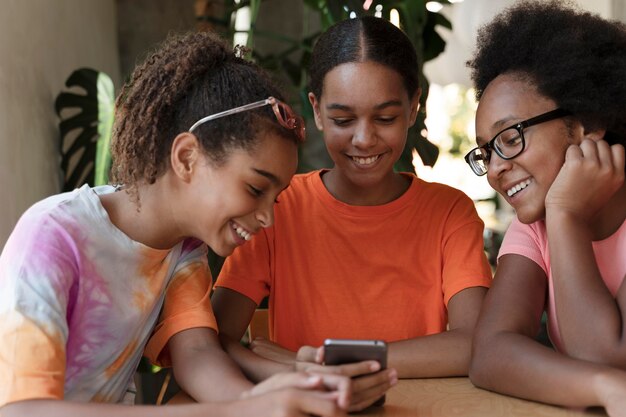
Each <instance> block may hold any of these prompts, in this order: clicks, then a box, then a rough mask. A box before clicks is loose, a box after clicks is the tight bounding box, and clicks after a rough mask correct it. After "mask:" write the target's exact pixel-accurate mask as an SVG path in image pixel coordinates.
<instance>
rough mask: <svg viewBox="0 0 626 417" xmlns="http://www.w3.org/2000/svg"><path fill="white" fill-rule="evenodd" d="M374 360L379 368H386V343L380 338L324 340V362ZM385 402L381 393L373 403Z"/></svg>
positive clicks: (330, 363)
mask: <svg viewBox="0 0 626 417" xmlns="http://www.w3.org/2000/svg"><path fill="white" fill-rule="evenodd" d="M367 360H374V361H377V362H378V363H379V364H380V370H383V369H386V368H387V344H386V343H385V342H384V341H382V340H353V339H326V340H325V341H324V364H325V365H342V364H346V363H354V362H362V361H367ZM384 403H385V396H384V395H383V396H382V397H381V398H380V399H378V400H377V401H376V402H375V403H374V404H373V405H376V406H381V405H383V404H384Z"/></svg>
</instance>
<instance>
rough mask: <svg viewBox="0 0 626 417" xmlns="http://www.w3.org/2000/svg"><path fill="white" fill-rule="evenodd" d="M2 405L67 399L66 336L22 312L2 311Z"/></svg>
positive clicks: (0, 387)
mask: <svg viewBox="0 0 626 417" xmlns="http://www.w3.org/2000/svg"><path fill="white" fill-rule="evenodd" d="M0 321H1V322H2V327H0V340H1V342H0V343H3V344H4V345H5V346H11V347H12V348H13V349H11V351H6V350H4V349H0V407H2V406H3V405H5V404H7V403H10V402H14V401H22V400H29V399H33V398H37V399H44V398H46V399H63V383H64V379H65V338H64V336H63V335H62V334H61V333H59V332H57V331H56V329H50V331H51V333H47V332H46V329H44V328H42V327H41V326H39V325H38V324H37V323H35V322H33V321H32V320H30V319H29V318H28V317H25V316H23V315H21V314H19V313H18V312H15V311H12V312H9V313H7V314H2V315H0Z"/></svg>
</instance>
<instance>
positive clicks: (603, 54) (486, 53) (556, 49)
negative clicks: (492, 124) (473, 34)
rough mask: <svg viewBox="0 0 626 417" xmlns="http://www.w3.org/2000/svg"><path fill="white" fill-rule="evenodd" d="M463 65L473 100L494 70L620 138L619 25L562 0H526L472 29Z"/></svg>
mask: <svg viewBox="0 0 626 417" xmlns="http://www.w3.org/2000/svg"><path fill="white" fill-rule="evenodd" d="M467 65H468V66H469V67H470V68H471V70H472V80H473V82H474V87H475V88H476V98H477V99H478V100H480V98H481V96H482V94H483V92H484V91H485V88H487V85H488V84H489V83H490V82H491V81H492V80H493V79H494V78H496V77H497V76H498V75H500V74H505V73H508V74H511V75H514V76H519V77H520V78H521V79H523V80H525V81H528V82H529V83H530V84H531V85H533V86H535V87H536V89H537V91H538V92H539V93H540V94H541V95H543V96H545V97H548V98H550V99H552V100H553V101H555V102H556V104H557V105H558V106H559V107H561V108H564V109H567V110H569V111H571V112H572V113H573V115H574V117H575V118H577V119H578V120H580V122H581V123H582V124H583V126H585V127H586V128H588V129H594V128H602V129H606V131H607V134H606V136H605V139H606V140H607V142H609V143H610V144H614V143H622V144H623V143H624V141H625V138H626V25H624V24H623V23H621V22H618V21H609V20H606V19H603V18H602V17H600V16H598V15H596V14H593V13H590V12H585V11H582V10H580V9H578V8H577V7H576V6H575V5H573V4H572V3H570V2H564V1H556V0H552V1H548V2H546V1H526V2H522V3H519V4H516V5H514V6H512V7H510V8H508V9H506V10H505V11H504V12H502V13H500V14H498V15H497V16H496V17H495V18H494V19H493V20H492V21H491V22H490V23H488V24H487V25H485V26H483V27H482V28H481V29H480V30H479V32H478V39H477V49H476V51H475V53H474V56H473V58H472V60H470V61H468V63H467Z"/></svg>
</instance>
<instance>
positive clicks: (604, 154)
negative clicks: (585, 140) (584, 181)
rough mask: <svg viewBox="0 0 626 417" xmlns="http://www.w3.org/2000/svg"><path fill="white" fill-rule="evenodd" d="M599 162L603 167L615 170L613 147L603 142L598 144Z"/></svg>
mask: <svg viewBox="0 0 626 417" xmlns="http://www.w3.org/2000/svg"><path fill="white" fill-rule="evenodd" d="M597 152H598V161H599V162H600V164H601V166H604V167H610V168H611V169H612V168H613V157H612V154H611V147H610V146H609V144H608V143H607V142H605V141H603V140H601V141H598V142H597Z"/></svg>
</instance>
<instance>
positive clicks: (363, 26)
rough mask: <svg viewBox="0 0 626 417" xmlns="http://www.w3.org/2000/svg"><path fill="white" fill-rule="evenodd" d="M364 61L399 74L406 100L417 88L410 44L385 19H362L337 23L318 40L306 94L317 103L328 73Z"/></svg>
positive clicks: (415, 70)
mask: <svg viewBox="0 0 626 417" xmlns="http://www.w3.org/2000/svg"><path fill="white" fill-rule="evenodd" d="M366 61H371V62H376V63H378V64H382V65H384V66H386V67H388V68H391V69H393V70H394V71H396V72H397V73H398V74H400V76H401V77H402V79H403V80H404V86H405V88H406V91H407V93H408V95H409V97H413V95H414V94H415V92H416V91H417V89H418V88H419V85H420V83H419V61H418V58H417V53H416V52H415V48H414V47H413V44H412V43H411V40H410V39H409V38H408V37H407V36H406V35H405V34H404V32H402V30H400V29H398V28H397V27H395V26H394V25H393V24H392V23H390V22H388V21H387V20H385V19H381V18H378V17H373V16H363V17H359V18H356V19H347V20H343V21H341V22H339V23H336V24H335V25H333V26H331V27H330V28H329V29H328V30H327V31H326V32H324V33H323V34H322V35H321V36H320V37H319V39H318V40H317V42H316V44H315V47H314V48H313V53H312V55H311V62H310V64H309V91H311V92H313V94H315V96H316V97H317V98H318V99H319V98H320V97H321V96H322V89H323V87H324V77H325V76H326V74H327V73H328V72H329V71H331V70H332V69H333V68H335V67H337V66H339V65H341V64H346V63H350V62H366Z"/></svg>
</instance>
